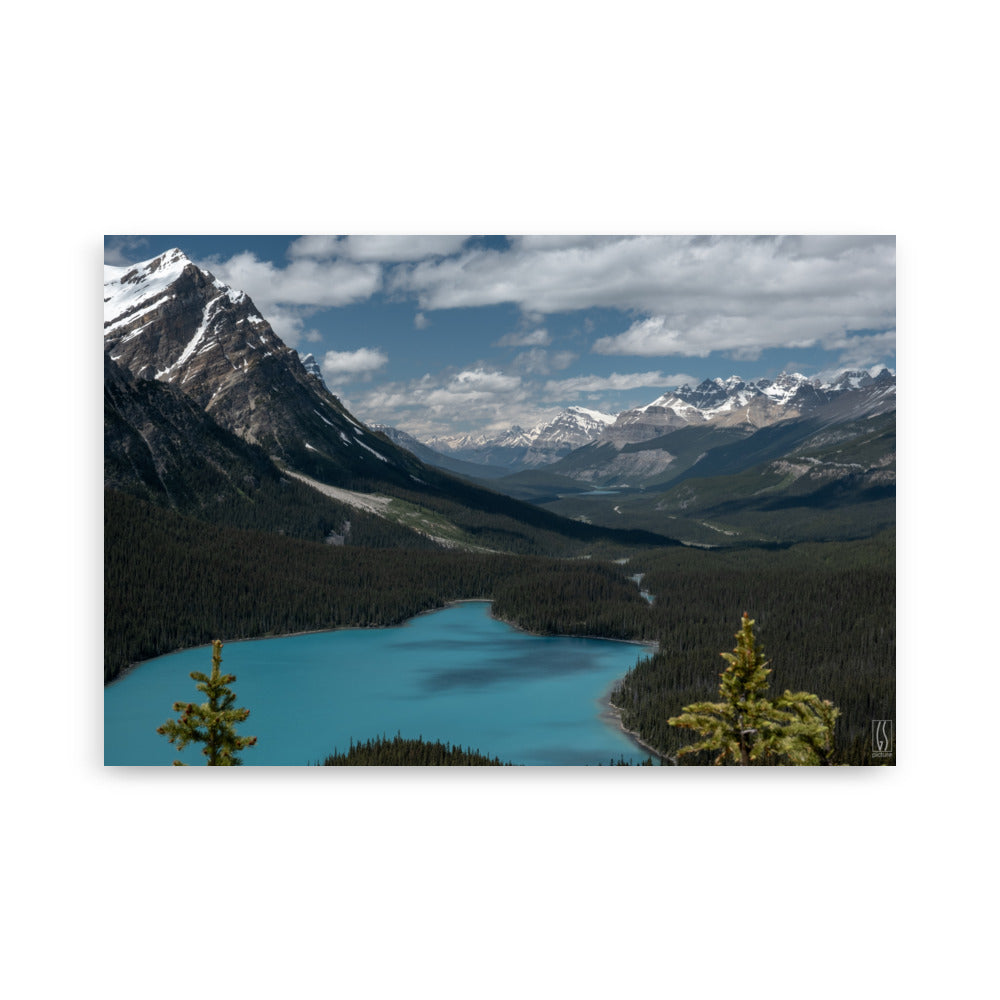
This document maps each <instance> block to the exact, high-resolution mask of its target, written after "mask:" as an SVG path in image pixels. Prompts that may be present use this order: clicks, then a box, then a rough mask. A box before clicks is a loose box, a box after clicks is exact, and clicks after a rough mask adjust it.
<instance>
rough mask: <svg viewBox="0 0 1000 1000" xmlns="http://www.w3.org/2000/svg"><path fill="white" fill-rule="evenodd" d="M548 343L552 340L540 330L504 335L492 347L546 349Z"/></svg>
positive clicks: (546, 332)
mask: <svg viewBox="0 0 1000 1000" xmlns="http://www.w3.org/2000/svg"><path fill="white" fill-rule="evenodd" d="M550 343H552V338H551V337H550V336H549V331H548V330H546V329H544V328H542V329H539V330H527V331H522V332H516V331H515V332H514V333H505V334H504V335H503V336H502V337H501V338H500V339H499V340H498V341H497V342H496V343H495V344H494V345H493V346H494V347H548V345H549V344H550Z"/></svg>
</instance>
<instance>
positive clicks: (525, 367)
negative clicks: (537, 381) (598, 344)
mask: <svg viewBox="0 0 1000 1000" xmlns="http://www.w3.org/2000/svg"><path fill="white" fill-rule="evenodd" d="M576 357H577V356H576V355H575V354H574V353H573V352H572V351H546V350H543V349H542V348H540V347H533V348H532V349H531V350H530V351H522V352H521V353H520V354H518V355H517V357H515V358H514V360H513V362H512V363H511V364H512V366H513V367H514V368H515V369H517V370H518V371H523V372H527V373H528V374H531V375H549V374H551V373H552V372H554V371H555V372H559V371H563V369H565V368H569V366H570V365H571V364H572V363H573V362H574V361H576Z"/></svg>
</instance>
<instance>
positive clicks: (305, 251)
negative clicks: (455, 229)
mask: <svg viewBox="0 0 1000 1000" xmlns="http://www.w3.org/2000/svg"><path fill="white" fill-rule="evenodd" d="M466 239H468V237H466V236H302V237H300V238H299V239H297V240H295V241H294V242H293V243H292V244H291V245H290V246H289V248H288V255H289V256H290V257H291V258H293V259H301V258H316V259H320V260H326V259H330V258H333V257H343V258H346V259H348V260H354V261H378V262H400V261H415V260H424V259H425V258H428V257H441V256H446V255H448V254H453V253H457V252H458V251H459V250H461V249H462V244H463V243H465V241H466Z"/></svg>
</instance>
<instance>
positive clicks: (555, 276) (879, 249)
mask: <svg viewBox="0 0 1000 1000" xmlns="http://www.w3.org/2000/svg"><path fill="white" fill-rule="evenodd" d="M388 285H389V287H390V288H391V289H392V290H395V291H400V292H406V293H411V294H415V295H416V296H417V297H418V301H419V303H420V307H421V308H422V309H448V308H457V307H469V306H483V305H494V304H500V303H506V302H513V303H516V304H517V305H518V306H520V308H521V309H522V310H523V311H526V312H532V313H541V314H547V313H553V312H562V311H572V310H577V309H584V308H589V307H602V308H613V309H623V310H629V311H631V312H633V313H635V314H638V316H639V317H642V318H640V319H637V321H636V322H635V323H634V324H633V325H632V326H631V327H630V328H629V329H628V330H626V331H625V332H624V333H623V334H620V335H618V336H617V337H603V338H601V340H599V341H598V344H599V345H600V346H599V348H598V350H599V352H600V353H605V354H635V355H639V356H662V355H666V354H679V355H686V356H691V357H703V356H705V355H707V354H708V353H709V352H711V351H715V350H720V351H732V352H737V353H738V354H739V355H740V356H744V357H745V356H748V353H749V352H752V351H754V350H758V351H759V350H763V349H766V348H768V347H778V346H780V347H795V346H799V347H805V346H808V345H814V344H817V343H820V342H822V341H823V340H824V339H826V338H830V337H836V336H843V335H844V334H845V332H846V331H848V330H862V329H871V330H885V329H888V328H892V327H894V326H895V311H896V301H895V240H894V239H893V238H892V237H850V236H832V237H771V236H765V237H743V236H740V237H687V236H685V237H670V236H637V237H614V238H607V237H606V238H593V239H587V238H584V237H573V238H571V239H569V240H555V239H554V240H548V241H547V240H545V239H543V238H540V237H531V238H523V239H521V240H516V241H514V245H513V248H512V249H511V250H508V251H505V252H501V251H497V250H484V249H472V250H469V251H466V252H465V253H463V254H461V255H460V256H458V257H451V258H446V259H444V260H435V261H431V260H428V261H423V262H421V263H417V264H414V265H412V266H408V267H402V268H397V269H395V270H394V271H393V272H392V274H391V275H390V277H389V279H388Z"/></svg>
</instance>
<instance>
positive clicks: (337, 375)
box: [320, 347, 389, 385]
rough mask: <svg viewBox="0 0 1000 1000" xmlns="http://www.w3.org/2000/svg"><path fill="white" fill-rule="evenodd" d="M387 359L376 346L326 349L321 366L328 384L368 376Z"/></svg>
mask: <svg viewBox="0 0 1000 1000" xmlns="http://www.w3.org/2000/svg"><path fill="white" fill-rule="evenodd" d="M388 360H389V357H388V355H386V354H385V353H383V352H382V351H380V350H378V348H374V349H373V348H370V347H359V348H358V349H357V350H356V351H327V352H326V354H324V355H323V361H322V363H321V366H320V367H321V368H322V370H323V377H324V378H325V379H326V381H327V383H328V384H329V385H334V384H337V383H343V382H348V381H352V380H354V379H357V378H359V377H361V378H364V377H370V376H371V373H372V372H374V371H377V370H378V369H379V368H381V367H382V366H383V365H385V364H386V363H387V362H388Z"/></svg>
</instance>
